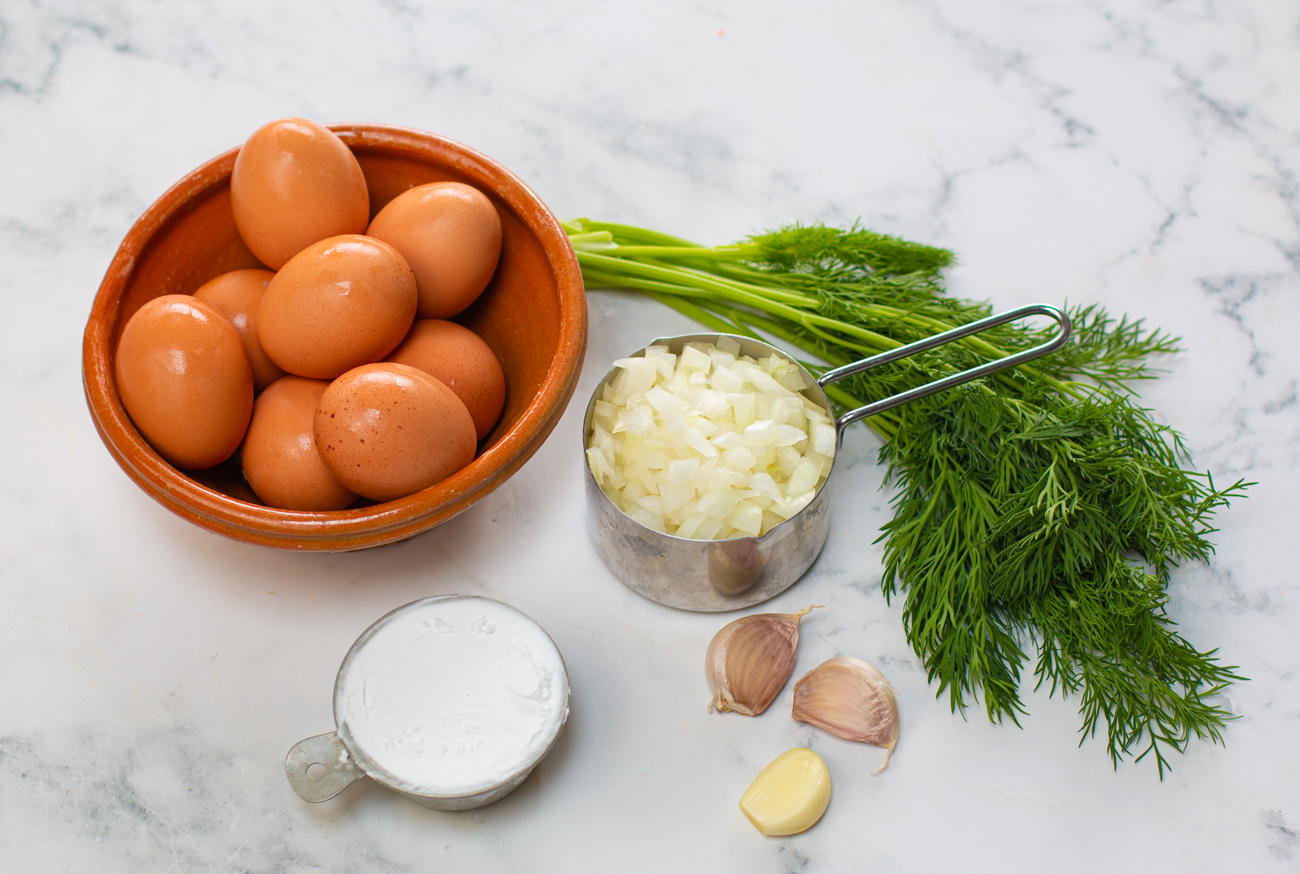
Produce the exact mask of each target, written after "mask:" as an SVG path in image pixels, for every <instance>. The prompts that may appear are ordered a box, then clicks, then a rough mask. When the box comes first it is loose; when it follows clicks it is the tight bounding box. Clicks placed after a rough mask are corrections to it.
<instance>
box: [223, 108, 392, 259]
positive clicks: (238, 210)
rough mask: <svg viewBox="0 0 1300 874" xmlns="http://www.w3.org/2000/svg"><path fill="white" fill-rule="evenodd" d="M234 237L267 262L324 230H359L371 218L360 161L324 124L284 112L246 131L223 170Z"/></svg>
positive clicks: (285, 255)
mask: <svg viewBox="0 0 1300 874" xmlns="http://www.w3.org/2000/svg"><path fill="white" fill-rule="evenodd" d="M230 206H231V209H232V210H233V211H234V213H235V227H237V228H238V229H239V236H241V237H243V239H244V243H245V244H247V245H248V248H249V249H251V250H252V252H253V254H254V255H256V256H257V258H258V260H259V261H261V262H262V263H263V264H265V265H266V266H268V267H271V268H273V269H275V270H279V269H280V268H281V267H283V266H284V264H285V263H286V262H287V261H288V260H289V259H290V258H292V257H293V256H294V255H296V254H298V253H299V252H301V251H302V250H303V249H305V248H307V247H308V246H310V245H311V244H312V243H316V242H319V241H321V240H323V239H325V238H326V237H335V236H338V235H339V234H360V233H362V232H363V231H365V229H366V223H367V222H368V221H369V220H370V193H369V191H368V190H367V189H366V178H365V176H363V175H362V173H361V165H360V164H358V163H357V159H356V156H355V155H353V154H352V150H351V149H349V148H348V147H347V145H346V144H344V142H343V141H342V140H341V139H339V138H338V137H337V136H335V135H334V133H333V132H332V131H330V130H329V129H328V128H325V127H322V126H321V125H319V124H316V123H315V122H312V121H307V120H306V119H302V118H286V119H282V120H280V121H273V122H271V123H270V124H267V125H263V126H262V127H260V128H258V129H257V130H256V131H254V132H253V135H252V136H251V137H249V138H248V141H247V142H246V143H244V145H243V147H242V148H241V149H240V150H239V155H238V156H236V158H235V169H234V172H233V174H232V175H231V177H230Z"/></svg>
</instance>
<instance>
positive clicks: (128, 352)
mask: <svg viewBox="0 0 1300 874" xmlns="http://www.w3.org/2000/svg"><path fill="white" fill-rule="evenodd" d="M116 364H117V367H116V370H117V390H118V393H119V394H120V395H121V397H122V406H124V407H126V411H127V413H128V414H129V415H130V416H131V421H133V422H134V423H135V426H136V428H138V429H140V433H141V434H142V435H143V436H144V439H145V440H147V441H149V445H150V446H152V447H153V448H154V449H155V450H157V452H158V454H159V455H161V456H162V457H163V458H165V459H167V461H169V462H171V463H172V464H174V465H176V466H177V467H184V468H190V469H193V470H198V469H202V468H206V467H212V466H213V465H216V464H220V463H221V462H223V461H225V460H226V459H227V458H229V457H230V456H231V454H232V453H234V451H235V450H236V449H238V448H239V441H240V440H242V439H243V437H244V431H246V430H247V429H248V419H249V415H250V414H251V413H252V411H253V371H252V368H251V367H249V364H248V354H247V353H246V352H244V344H243V342H242V341H241V340H240V339H239V334H237V333H236V332H235V329H234V328H233V327H231V325H230V322H228V321H226V319H225V317H224V316H222V315H221V314H220V313H218V312H217V311H216V310H214V309H213V308H212V307H210V306H208V305H207V304H205V303H203V302H202V301H198V300H195V299H194V298H193V297H191V296H190V295H188V294H168V295H164V296H162V297H159V298H155V299H154V300H151V301H149V302H148V303H147V304H145V305H144V306H142V307H140V309H139V310H137V311H136V313H135V314H134V315H133V316H131V319H130V321H128V322H127V323H126V327H125V328H124V329H123V330H122V338H121V340H119V341H118V345H117V361H116Z"/></svg>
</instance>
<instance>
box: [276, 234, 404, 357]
mask: <svg viewBox="0 0 1300 874" xmlns="http://www.w3.org/2000/svg"><path fill="white" fill-rule="evenodd" d="M415 299H416V293H415V277H414V276H413V275H412V273H411V268H410V267H408V266H407V264H406V261H405V260H404V259H403V258H402V256H401V255H399V254H398V253H397V250H396V249H394V248H393V247H392V246H390V245H388V244H387V243H384V242H382V241H380V240H375V239H372V238H371V237H364V236H361V235H359V234H347V235H344V236H339V237H330V238H329V239H327V240H321V241H320V242H319V243H314V244H312V245H310V246H308V247H307V248H306V249H304V250H302V251H301V252H299V253H298V254H297V255H294V256H293V258H291V259H290V260H289V263H287V264H285V265H284V267H282V268H281V269H280V270H279V272H277V273H276V274H275V278H274V279H272V280H271V283H270V285H268V286H267V287H266V291H264V292H263V293H262V302H261V305H260V306H259V308H258V313H257V336H258V339H259V340H260V341H261V343H262V348H263V349H264V350H265V351H266V354H267V355H268V356H269V357H270V358H271V360H272V361H274V362H275V363H276V364H277V365H279V366H280V367H282V368H284V369H285V370H287V371H288V372H289V373H292V374H295V375H297V376H306V377H308V378H310V379H333V378H334V377H336V376H339V375H340V374H342V373H344V372H345V371H348V370H351V369H352V368H354V367H357V366H358V365H361V364H370V363H373V362H376V361H381V360H383V358H384V356H385V355H387V354H388V353H389V352H392V351H393V349H394V348H396V346H397V344H398V343H400V342H402V338H403V337H405V336H406V332H407V331H408V330H409V329H410V327H411V323H412V321H414V319H415Z"/></svg>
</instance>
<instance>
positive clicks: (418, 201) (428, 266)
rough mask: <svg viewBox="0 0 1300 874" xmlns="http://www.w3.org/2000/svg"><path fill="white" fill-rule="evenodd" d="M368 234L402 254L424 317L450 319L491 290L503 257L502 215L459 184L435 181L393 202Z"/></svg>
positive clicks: (476, 191)
mask: <svg viewBox="0 0 1300 874" xmlns="http://www.w3.org/2000/svg"><path fill="white" fill-rule="evenodd" d="M366 233H367V234H368V235H369V236H372V237H378V238H379V239H381V240H383V241H384V242H386V243H391V244H392V245H393V247H394V248H395V249H397V251H399V252H401V253H402V256H403V257H404V258H406V260H407V262H408V263H409V264H410V265H411V269H412V270H414V271H415V281H416V284H417V285H418V286H419V288H420V307H419V310H418V312H419V316H420V318H422V319H449V318H451V317H452V316H454V315H456V313H458V312H460V311H461V310H463V309H465V307H467V306H469V305H470V304H471V303H473V302H474V299H475V298H477V297H478V296H479V295H480V294H481V293H482V292H483V289H485V288H487V284H488V281H489V280H490V279H492V274H493V272H495V271H496V269H497V259H499V258H500V257H501V217H500V216H498V215H497V211H496V207H494V206H492V201H490V200H488V199H487V196H486V195H485V194H483V193H482V192H481V191H479V190H478V189H477V188H473V187H471V186H469V185H463V184H461V183H460V182H431V183H429V184H428V185H420V186H417V187H416V188H412V189H410V190H409V191H403V192H402V193H401V194H399V195H397V197H395V198H393V200H392V201H391V202H389V203H388V205H387V206H385V207H384V208H383V209H381V210H380V211H379V214H378V215H376V216H375V218H374V221H372V222H371V223H370V227H369V228H367V229H366Z"/></svg>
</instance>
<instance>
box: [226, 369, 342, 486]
mask: <svg viewBox="0 0 1300 874" xmlns="http://www.w3.org/2000/svg"><path fill="white" fill-rule="evenodd" d="M328 386H329V383H328V382H326V381H324V380H320V379H304V378H303V377H301V376H286V377H284V378H283V379H280V380H277V381H276V382H274V383H272V384H271V386H270V387H269V388H267V389H266V391H264V392H262V394H261V395H260V396H258V398H257V400H256V401H254V403H253V419H252V421H251V422H249V424H248V433H247V435H245V437H244V445H243V446H241V447H240V449H239V456H240V460H241V461H242V462H243V465H244V479H246V480H248V484H249V486H251V487H252V489H253V491H254V492H255V493H256V494H257V496H258V497H259V498H261V499H262V501H263V502H265V503H266V504H267V505H268V506H271V507H279V508H280V509H282V510H342V509H343V508H344V507H346V506H348V505H349V504H351V503H352V502H353V501H354V500H356V497H357V496H356V493H354V492H352V491H349V490H348V489H346V488H344V487H343V485H342V483H340V482H339V481H338V480H337V479H335V478H334V475H333V474H332V473H330V470H329V468H328V467H326V466H325V462H324V461H322V460H321V457H320V454H319V453H318V452H317V451H316V437H315V431H314V422H315V419H316V407H317V406H318V405H319V404H320V399H321V395H323V394H325V389H326V388H327V387H328Z"/></svg>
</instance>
